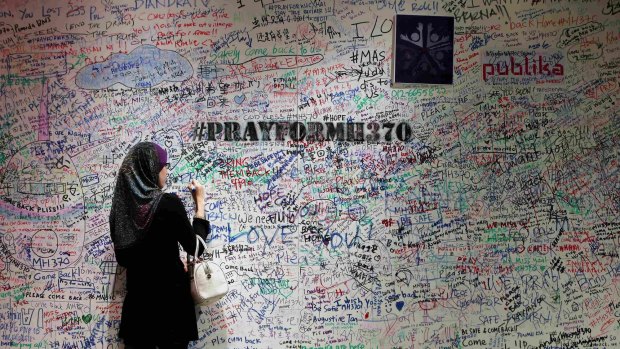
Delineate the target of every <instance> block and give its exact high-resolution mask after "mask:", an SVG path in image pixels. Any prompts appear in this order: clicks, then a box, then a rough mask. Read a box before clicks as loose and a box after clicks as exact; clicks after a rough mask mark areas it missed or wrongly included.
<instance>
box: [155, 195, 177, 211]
mask: <svg viewBox="0 0 620 349" xmlns="http://www.w3.org/2000/svg"><path fill="white" fill-rule="evenodd" d="M159 206H160V207H162V208H166V209H170V208H171V207H179V206H180V207H183V202H182V201H181V198H179V196H178V195H177V194H174V193H164V194H163V195H162V196H161V199H160V202H159Z"/></svg>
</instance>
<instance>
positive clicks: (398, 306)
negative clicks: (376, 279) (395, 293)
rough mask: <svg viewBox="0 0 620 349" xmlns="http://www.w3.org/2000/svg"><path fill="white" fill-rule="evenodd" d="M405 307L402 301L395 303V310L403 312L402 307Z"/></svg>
mask: <svg viewBox="0 0 620 349" xmlns="http://www.w3.org/2000/svg"><path fill="white" fill-rule="evenodd" d="M404 306H405V302H404V301H398V302H396V309H398V310H399V311H400V310H403V307H404Z"/></svg>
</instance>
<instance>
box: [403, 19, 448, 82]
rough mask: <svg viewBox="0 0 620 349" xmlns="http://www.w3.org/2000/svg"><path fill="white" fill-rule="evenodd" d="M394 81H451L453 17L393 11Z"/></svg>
mask: <svg viewBox="0 0 620 349" xmlns="http://www.w3.org/2000/svg"><path fill="white" fill-rule="evenodd" d="M395 22H396V25H395V27H396V31H395V33H394V47H393V50H394V59H393V64H392V71H393V77H392V79H393V82H394V84H452V74H453V71H452V70H453V62H452V57H453V52H454V18H453V17H440V16H417V15H396V19H395Z"/></svg>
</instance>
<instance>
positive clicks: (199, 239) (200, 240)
mask: <svg viewBox="0 0 620 349" xmlns="http://www.w3.org/2000/svg"><path fill="white" fill-rule="evenodd" d="M198 243H201V244H202V246H203V247H204V249H205V250H206V249H207V243H206V242H205V241H204V240H203V239H202V238H201V237H200V235H198V234H196V250H195V251H194V259H198V247H199V245H198Z"/></svg>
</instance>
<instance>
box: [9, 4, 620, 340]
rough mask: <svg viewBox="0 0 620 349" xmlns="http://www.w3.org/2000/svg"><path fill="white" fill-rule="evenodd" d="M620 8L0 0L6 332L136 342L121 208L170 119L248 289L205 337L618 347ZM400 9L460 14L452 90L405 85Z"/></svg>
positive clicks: (211, 318)
mask: <svg viewBox="0 0 620 349" xmlns="http://www.w3.org/2000/svg"><path fill="white" fill-rule="evenodd" d="M619 12H620V2H618V0H595V1H568V0H555V1H549V0H531V1H530V0H528V1H522V0H466V1H462V0H416V1H412V0H394V1H385V0H383V1H379V0H377V1H375V0H360V1H353V0H321V1H302V0H281V1H280V0H279V1H275V0H271V1H267V0H253V1H252V0H237V1H235V2H232V1H223V0H217V1H216V0H211V1H210V0H135V1H120V0H97V1H95V0H92V1H86V0H70V1H28V0H16V1H6V0H3V1H0V50H1V52H2V54H1V55H0V60H1V62H0V63H1V64H0V77H1V79H0V99H1V101H2V102H1V103H0V122H1V127H0V213H1V214H0V319H1V321H0V347H2V348H12V347H15V348H106V349H107V348H109V349H112V348H118V347H121V343H119V341H118V339H117V338H116V335H117V330H118V326H119V321H120V309H121V305H122V300H123V297H124V293H125V290H124V282H125V273H124V271H123V269H122V268H120V267H118V266H117V265H116V262H115V258H114V253H113V249H112V246H111V240H110V237H109V229H108V223H107V218H108V213H109V210H110V205H111V195H112V190H113V188H114V180H115V174H116V171H117V170H118V168H119V165H120V162H121V161H122V159H123V157H124V155H125V154H126V153H127V150H128V149H129V148H130V147H131V146H132V145H133V144H135V143H136V142H138V141H141V140H154V141H156V142H158V143H159V144H161V145H162V146H164V147H165V148H166V149H167V150H168V152H169V154H170V159H171V167H172V169H171V171H170V176H169V180H168V185H167V190H168V191H171V192H177V193H178V194H179V196H181V198H182V199H183V201H184V202H185V203H186V205H187V208H188V212H190V211H191V205H192V204H191V199H190V196H189V194H188V193H187V192H186V191H185V190H184V186H185V183H187V182H188V181H189V180H190V179H192V178H196V179H198V180H200V181H202V182H203V183H205V184H206V186H207V191H208V194H207V207H206V211H207V218H208V219H209V220H210V222H211V224H212V228H213V230H212V235H211V237H210V239H209V246H210V249H209V251H210V252H209V253H210V255H212V256H213V257H214V259H215V260H216V261H217V262H218V263H219V264H221V266H222V267H223V268H224V269H225V271H226V274H227V278H228V281H229V283H230V287H231V291H230V293H229V294H228V295H227V296H226V297H225V298H223V299H222V300H221V301H219V302H218V303H216V304H215V305H213V306H210V307H203V308H202V309H201V313H200V317H199V333H200V340H199V341H197V342H195V343H194V344H193V345H195V347H196V348H366V349H368V348H466V347H472V348H519V349H534V348H576V347H579V348H582V347H588V346H589V347H592V348H617V347H618V346H619V344H618V343H619V340H618V338H617V336H618V335H619V333H620V303H618V296H619V292H620V290H619V289H618V288H619V286H620V278H619V277H620V260H619V256H618V248H619V243H620V235H619V234H620V222H619V221H618V217H619V210H620V182H619V181H618V179H619V178H618V177H619V176H620V172H618V164H619V161H620V144H619V143H620V125H619V124H618V123H619V121H620V120H619V119H618V118H619V115H618V110H620V108H619V105H620V104H618V102H619V101H618V89H619V88H620V87H619V80H618V79H619V77H620V76H619V75H620V16H619V15H618V13H619ZM396 14H423V15H431V16H451V17H454V23H455V28H454V54H453V55H454V57H453V65H454V67H453V73H454V77H453V84H452V85H435V86H429V85H426V86H417V87H414V88H394V87H392V86H391V85H390V72H391V69H392V67H391V61H392V58H393V57H394V50H393V49H392V40H393V38H392V36H393V30H394V16H395V15H396ZM408 34H409V36H407V35H405V37H406V38H407V40H408V41H410V42H411V43H417V44H415V45H417V46H416V47H417V48H416V50H418V51H416V52H423V53H424V55H423V57H425V58H424V59H416V57H413V58H411V60H410V62H409V63H410V64H411V68H410V69H411V70H410V72H411V74H414V73H415V72H416V71H420V70H432V69H438V68H437V67H438V66H439V65H438V62H439V61H440V60H442V59H445V57H443V56H442V54H443V53H442V51H441V49H440V48H438V47H437V46H434V44H433V43H434V42H436V39H437V38H436V37H435V36H434V34H433V32H432V29H431V28H430V27H420V28H419V31H416V32H412V33H408ZM424 37H425V38H426V39H422V38H424ZM153 257H154V258H156V256H153ZM153 306H154V307H156V306H157V305H156V304H154V305H153Z"/></svg>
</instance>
